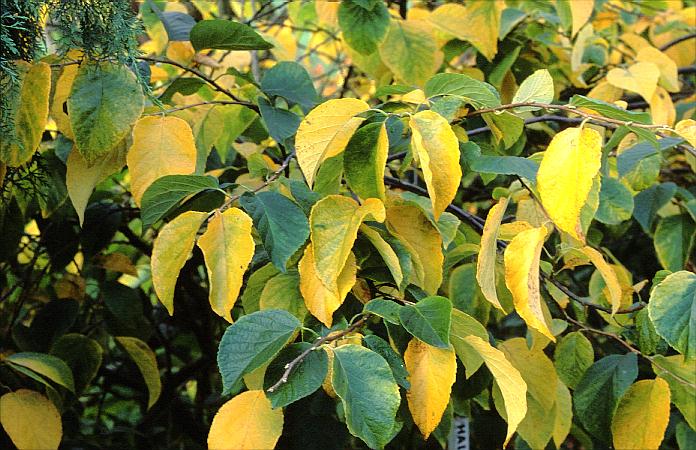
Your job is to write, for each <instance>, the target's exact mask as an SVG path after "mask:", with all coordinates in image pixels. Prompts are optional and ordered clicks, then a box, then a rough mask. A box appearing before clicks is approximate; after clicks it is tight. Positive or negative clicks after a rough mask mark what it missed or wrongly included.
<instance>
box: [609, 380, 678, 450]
mask: <svg viewBox="0 0 696 450" xmlns="http://www.w3.org/2000/svg"><path fill="white" fill-rule="evenodd" d="M669 399H670V395H669V385H668V384H667V382H666V381H665V380H663V379H662V378H656V379H654V380H641V381H638V382H636V383H634V384H633V385H632V386H631V387H630V388H628V390H627V391H626V393H625V394H624V395H623V397H621V400H619V404H618V406H617V407H616V411H615V412H614V418H613V419H612V421H611V433H612V436H613V437H614V448H617V449H619V448H620V449H622V450H623V449H626V450H633V449H635V450H652V449H655V450H657V449H658V448H659V447H660V443H661V442H662V439H663V438H664V436H665V430H666V429H667V423H669Z"/></svg>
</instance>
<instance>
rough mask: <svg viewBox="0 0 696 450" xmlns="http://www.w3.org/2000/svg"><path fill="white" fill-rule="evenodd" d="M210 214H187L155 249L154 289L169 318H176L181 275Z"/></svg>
mask: <svg viewBox="0 0 696 450" xmlns="http://www.w3.org/2000/svg"><path fill="white" fill-rule="evenodd" d="M206 217H208V214H207V213H203V212H197V211H187V212H185V213H183V214H181V215H179V216H177V217H176V218H175V219H174V220H172V221H171V222H169V223H167V224H166V225H165V226H163V227H162V229H161V230H160V232H159V235H157V238H156V239H155V243H154V245H153V247H152V285H153V287H154V288H155V293H156V294H157V297H158V298H159V299H160V301H161V302H162V304H163V305H164V306H165V308H167V311H169V314H174V288H175V287H176V280H177V278H179V271H180V270H181V268H182V267H184V263H186V260H187V259H188V257H189V254H190V253H191V250H193V243H194V241H195V240H196V234H197V233H198V229H199V228H200V227H201V224H202V223H203V221H204V220H205V219H206Z"/></svg>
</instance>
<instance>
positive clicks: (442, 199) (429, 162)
mask: <svg viewBox="0 0 696 450" xmlns="http://www.w3.org/2000/svg"><path fill="white" fill-rule="evenodd" d="M409 126H410V127H411V131H412V132H413V136H412V137H411V145H413V147H414V149H415V150H416V152H417V154H418V160H419V161H420V166H421V169H422V170H423V177H424V178H425V184H426V186H427V187H428V194H429V195H430V200H431V201H432V204H433V216H434V217H435V220H438V219H439V218H440V214H442V212H443V211H444V210H445V209H446V208H447V206H448V205H449V204H450V203H451V202H452V200H453V199H454V196H455V195H456V194H457V188H459V183H460V181H461V179H462V169H461V166H460V165H459V141H457V136H456V135H455V134H454V131H452V127H450V124H449V123H447V119H445V118H444V117H442V116H441V115H439V114H438V113H436V112H435V111H430V110H426V111H421V112H419V113H416V114H414V115H413V116H411V120H410V121H409Z"/></svg>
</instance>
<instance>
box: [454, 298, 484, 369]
mask: <svg viewBox="0 0 696 450" xmlns="http://www.w3.org/2000/svg"><path fill="white" fill-rule="evenodd" d="M467 336H477V337H479V338H481V340H483V341H484V342H488V332H487V331H486V328H485V327H484V326H483V325H482V324H481V323H480V322H479V321H477V320H476V319H474V318H473V317H471V316H470V315H468V314H466V313H463V312H461V311H459V310H458V309H452V325H451V328H450V342H451V343H452V346H453V347H454V351H455V353H456V354H457V356H458V357H459V360H460V361H461V362H462V364H464V368H465V369H466V378H470V377H471V376H472V375H473V374H474V373H475V372H476V371H477V370H478V369H479V367H481V364H483V358H482V357H481V355H479V352H478V351H476V350H475V349H474V348H472V347H471V345H470V344H469V343H467V342H466V340H465V338H466V337H467Z"/></svg>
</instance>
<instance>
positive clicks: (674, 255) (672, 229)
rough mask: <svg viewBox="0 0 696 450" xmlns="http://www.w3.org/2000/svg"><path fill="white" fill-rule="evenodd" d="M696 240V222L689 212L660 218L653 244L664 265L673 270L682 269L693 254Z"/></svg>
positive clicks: (659, 259)
mask: <svg viewBox="0 0 696 450" xmlns="http://www.w3.org/2000/svg"><path fill="white" fill-rule="evenodd" d="M694 240H696V223H695V222H694V220H693V219H692V218H691V216H689V215H688V214H677V215H673V216H667V217H663V218H662V219H660V221H659V222H658V223H657V227H656V228H655V236H654V240H653V245H654V246H655V253H657V259H658V261H660V264H661V265H662V267H664V268H665V269H667V270H671V271H672V272H676V271H678V270H681V269H683V268H684V266H685V265H686V262H687V261H688V259H689V255H691V252H692V249H693V247H694Z"/></svg>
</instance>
